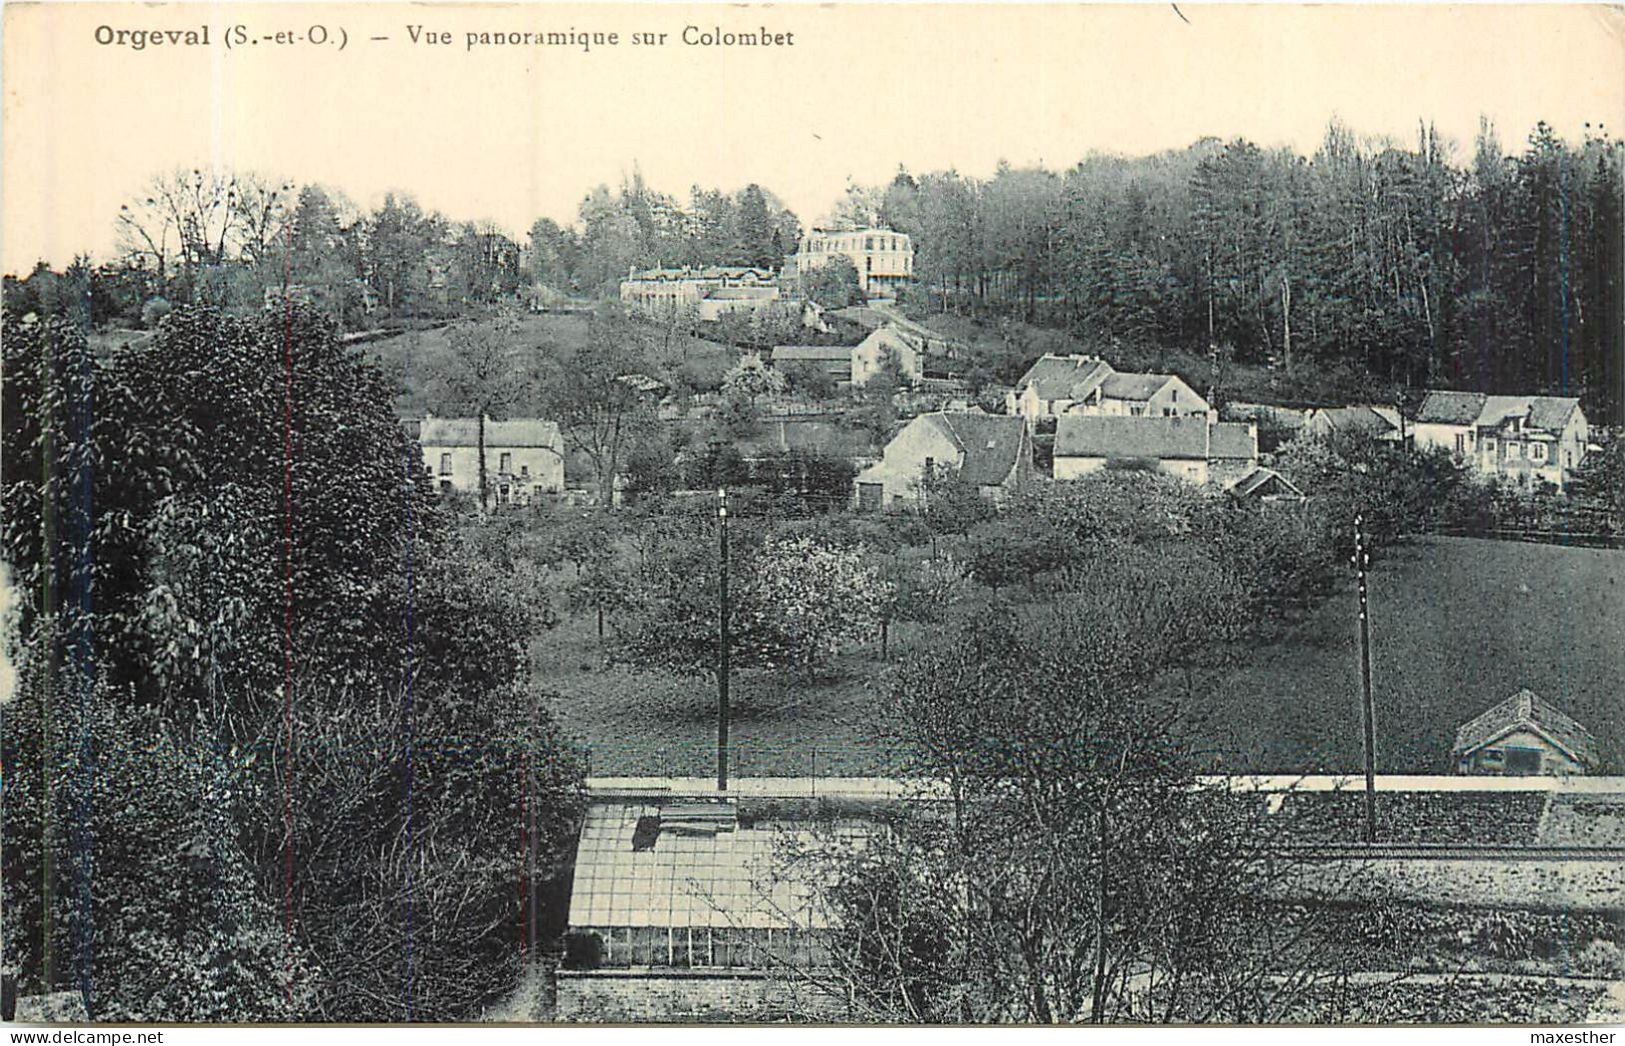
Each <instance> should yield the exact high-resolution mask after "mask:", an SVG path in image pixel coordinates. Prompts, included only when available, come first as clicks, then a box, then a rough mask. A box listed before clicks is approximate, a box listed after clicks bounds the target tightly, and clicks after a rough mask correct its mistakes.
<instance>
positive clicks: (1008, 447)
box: [921, 411, 1027, 487]
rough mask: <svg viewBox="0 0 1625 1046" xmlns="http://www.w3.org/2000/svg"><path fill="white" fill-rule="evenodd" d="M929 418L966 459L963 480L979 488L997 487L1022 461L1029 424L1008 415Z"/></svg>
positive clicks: (952, 414)
mask: <svg viewBox="0 0 1625 1046" xmlns="http://www.w3.org/2000/svg"><path fill="white" fill-rule="evenodd" d="M921 417H925V418H930V419H931V420H932V422H933V423H935V424H936V425H937V426H938V427H939V428H940V429H942V431H943V432H944V433H946V434H947V436H948V438H949V439H950V440H952V441H953V442H954V445H955V446H957V447H958V448H959V449H960V450H961V451H962V452H963V453H964V455H965V460H964V463H963V464H962V465H960V467H959V475H960V478H962V479H964V480H965V481H966V482H968V483H973V484H975V485H976V486H979V487H993V486H998V485H999V484H1000V483H1003V482H1004V481H1005V480H1006V479H1008V478H1009V476H1010V473H1011V471H1012V470H1013V469H1014V468H1015V467H1016V464H1017V462H1018V461H1019V458H1020V454H1021V448H1022V446H1023V442H1024V438H1025V436H1026V433H1027V423H1026V421H1025V420H1023V419H1022V418H1019V417H1015V416H1012V415H1008V414H977V413H970V412H964V413H958V412H952V411H936V412H934V413H931V414H923V415H921Z"/></svg>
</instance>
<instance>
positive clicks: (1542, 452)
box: [1529, 443, 1546, 461]
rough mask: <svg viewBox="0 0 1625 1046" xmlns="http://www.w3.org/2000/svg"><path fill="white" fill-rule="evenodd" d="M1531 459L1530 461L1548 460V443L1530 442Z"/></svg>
mask: <svg viewBox="0 0 1625 1046" xmlns="http://www.w3.org/2000/svg"><path fill="white" fill-rule="evenodd" d="M1529 460H1530V461H1545V460H1546V444H1544V443H1531V444H1529Z"/></svg>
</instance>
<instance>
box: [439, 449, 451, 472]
mask: <svg viewBox="0 0 1625 1046" xmlns="http://www.w3.org/2000/svg"><path fill="white" fill-rule="evenodd" d="M440 474H441V475H442V476H449V475H451V455H450V454H442V455H440Z"/></svg>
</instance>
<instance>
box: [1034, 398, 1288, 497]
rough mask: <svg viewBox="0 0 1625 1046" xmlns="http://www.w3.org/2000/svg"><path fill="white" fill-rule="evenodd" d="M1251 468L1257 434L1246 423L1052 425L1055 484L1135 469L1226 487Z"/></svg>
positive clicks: (1096, 418)
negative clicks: (1113, 470) (1112, 470)
mask: <svg viewBox="0 0 1625 1046" xmlns="http://www.w3.org/2000/svg"><path fill="white" fill-rule="evenodd" d="M1257 464H1258V430H1257V428H1256V427H1254V426H1253V425H1252V424H1251V423H1247V422H1231V421H1225V422H1217V423H1209V422H1208V420H1207V419H1206V418H1205V417H1204V418H1197V417H1157V418H1140V417H1122V416H1112V415H1101V414H1065V415H1062V416H1061V417H1060V418H1058V419H1056V422H1055V479H1056V480H1057V481H1064V480H1071V479H1080V478H1082V477H1083V476H1087V475H1089V474H1090V473H1093V472H1098V471H1100V470H1101V469H1105V468H1138V469H1145V470H1150V471H1157V472H1166V473H1168V474H1169V475H1172V476H1178V477H1180V478H1181V479H1185V480H1189V481H1190V482H1192V483H1195V484H1198V485H1201V486H1205V485H1207V484H1209V483H1213V484H1216V485H1218V486H1221V487H1228V486H1230V485H1231V484H1233V483H1235V482H1237V481H1238V480H1240V479H1242V478H1243V477H1245V476H1246V475H1247V474H1248V473H1249V472H1251V471H1252V470H1253V469H1254V467H1256V466H1257Z"/></svg>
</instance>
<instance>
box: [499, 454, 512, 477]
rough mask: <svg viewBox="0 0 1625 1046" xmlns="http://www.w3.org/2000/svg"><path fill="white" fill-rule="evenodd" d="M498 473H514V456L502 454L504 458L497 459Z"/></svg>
mask: <svg viewBox="0 0 1625 1046" xmlns="http://www.w3.org/2000/svg"><path fill="white" fill-rule="evenodd" d="M497 471H498V472H512V471H513V455H512V454H511V453H509V452H507V451H503V452H502V456H501V457H500V458H498V459H497Z"/></svg>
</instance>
